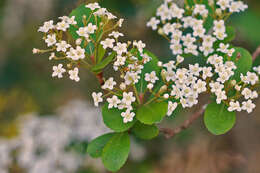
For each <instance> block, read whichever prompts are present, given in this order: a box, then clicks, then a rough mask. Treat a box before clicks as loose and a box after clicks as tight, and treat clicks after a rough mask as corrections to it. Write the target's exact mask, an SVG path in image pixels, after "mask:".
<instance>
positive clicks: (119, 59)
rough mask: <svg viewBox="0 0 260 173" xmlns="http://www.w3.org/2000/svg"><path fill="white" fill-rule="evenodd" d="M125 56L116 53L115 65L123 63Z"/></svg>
mask: <svg viewBox="0 0 260 173" xmlns="http://www.w3.org/2000/svg"><path fill="white" fill-rule="evenodd" d="M125 61H126V57H125V56H121V55H118V56H117V57H116V61H115V62H114V65H115V66H120V65H125Z"/></svg>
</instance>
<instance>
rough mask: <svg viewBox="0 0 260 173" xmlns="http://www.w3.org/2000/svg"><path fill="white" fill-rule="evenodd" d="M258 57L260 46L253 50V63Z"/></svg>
mask: <svg viewBox="0 0 260 173" xmlns="http://www.w3.org/2000/svg"><path fill="white" fill-rule="evenodd" d="M259 55H260V46H259V47H258V48H257V49H256V50H255V52H254V53H253V55H252V57H253V61H255V60H256V58H257V57H258V56H259Z"/></svg>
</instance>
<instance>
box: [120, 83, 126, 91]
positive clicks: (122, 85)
mask: <svg viewBox="0 0 260 173" xmlns="http://www.w3.org/2000/svg"><path fill="white" fill-rule="evenodd" d="M119 87H120V89H121V90H125V89H126V84H125V83H124V82H122V83H121V84H120V85H119Z"/></svg>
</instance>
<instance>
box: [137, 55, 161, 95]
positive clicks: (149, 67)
mask: <svg viewBox="0 0 260 173" xmlns="http://www.w3.org/2000/svg"><path fill="white" fill-rule="evenodd" d="M143 53H144V54H147V55H148V56H149V57H151V61H150V62H148V63H146V64H145V65H144V68H143V70H142V73H141V74H140V80H139V81H138V83H137V84H136V85H135V86H136V89H137V91H138V92H139V93H143V92H144V90H145V89H146V88H147V82H146V81H145V80H144V79H145V73H151V72H152V71H155V72H156V74H157V76H159V71H160V68H159V67H158V66H157V63H158V58H157V57H156V56H155V55H154V54H152V53H151V52H149V51H148V50H144V52H143Z"/></svg>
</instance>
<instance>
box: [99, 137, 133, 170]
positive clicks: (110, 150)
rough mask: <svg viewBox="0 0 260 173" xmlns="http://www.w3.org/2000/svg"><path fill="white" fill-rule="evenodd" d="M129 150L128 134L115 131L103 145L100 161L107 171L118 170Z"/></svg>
mask: <svg viewBox="0 0 260 173" xmlns="http://www.w3.org/2000/svg"><path fill="white" fill-rule="evenodd" d="M129 151H130V138H129V135H128V134H127V133H117V134H115V135H114V136H113V137H112V138H111V139H110V140H109V141H108V143H107V144H106V145H105V147H104V149H103V152H102V162H103V164H104V166H105V167H106V168H107V169H108V170H109V171H112V172H115V171H118V170H119V169H120V168H121V167H122V166H123V165H124V163H125V162H126V160H127V158H128V154H129Z"/></svg>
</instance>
